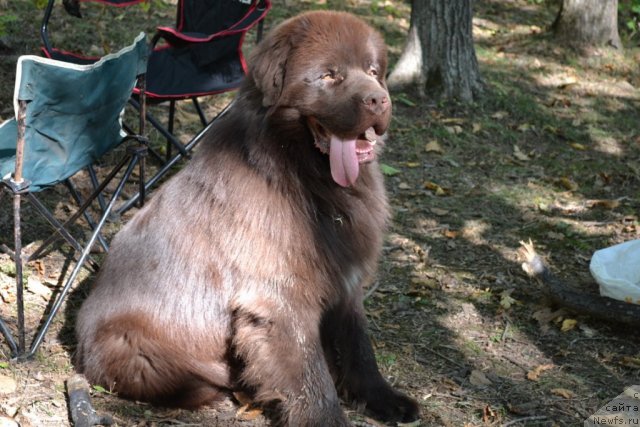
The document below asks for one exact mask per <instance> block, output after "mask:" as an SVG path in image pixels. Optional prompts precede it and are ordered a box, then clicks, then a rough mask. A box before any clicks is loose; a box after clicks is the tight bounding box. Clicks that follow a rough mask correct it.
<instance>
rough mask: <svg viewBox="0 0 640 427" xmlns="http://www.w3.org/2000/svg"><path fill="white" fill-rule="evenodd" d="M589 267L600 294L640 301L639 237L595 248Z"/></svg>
mask: <svg viewBox="0 0 640 427" xmlns="http://www.w3.org/2000/svg"><path fill="white" fill-rule="evenodd" d="M589 270H591V275H592V276H593V277H594V278H595V279H596V282H598V284H599V285H600V295H602V296H605V297H609V298H614V299H617V300H621V301H626V302H630V303H634V304H640V240H630V241H628V242H624V243H620V244H618V245H614V246H610V247H608V248H604V249H600V250H597V251H595V252H594V253H593V256H592V257H591V264H590V265H589Z"/></svg>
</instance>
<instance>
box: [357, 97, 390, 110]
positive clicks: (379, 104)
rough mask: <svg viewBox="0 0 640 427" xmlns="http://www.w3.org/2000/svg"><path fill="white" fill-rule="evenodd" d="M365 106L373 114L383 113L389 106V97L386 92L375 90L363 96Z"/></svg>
mask: <svg viewBox="0 0 640 427" xmlns="http://www.w3.org/2000/svg"><path fill="white" fill-rule="evenodd" d="M362 102H363V103H364V105H365V108H366V109H367V110H368V111H370V112H372V113H373V114H382V113H384V112H385V111H387V109H388V108H389V97H388V95H387V94H386V93H385V92H374V93H370V94H369V95H367V96H365V97H364V98H362Z"/></svg>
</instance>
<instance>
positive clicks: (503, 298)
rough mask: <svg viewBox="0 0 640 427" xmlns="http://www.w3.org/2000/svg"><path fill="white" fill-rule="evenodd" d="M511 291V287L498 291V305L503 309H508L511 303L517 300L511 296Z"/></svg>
mask: <svg viewBox="0 0 640 427" xmlns="http://www.w3.org/2000/svg"><path fill="white" fill-rule="evenodd" d="M513 291H514V290H513V289H506V290H504V291H502V292H501V293H500V306H501V307H502V308H504V309H505V310H509V309H510V308H511V306H512V305H513V304H515V303H516V302H518V301H516V299H515V298H513V297H512V296H511V293H512V292H513Z"/></svg>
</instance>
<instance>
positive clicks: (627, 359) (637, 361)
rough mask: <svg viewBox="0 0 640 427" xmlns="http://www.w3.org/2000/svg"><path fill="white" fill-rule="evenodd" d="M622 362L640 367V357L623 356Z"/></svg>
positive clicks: (625, 364)
mask: <svg viewBox="0 0 640 427" xmlns="http://www.w3.org/2000/svg"><path fill="white" fill-rule="evenodd" d="M620 364H621V365H623V366H626V367H627V368H633V369H640V357H631V356H622V359H620Z"/></svg>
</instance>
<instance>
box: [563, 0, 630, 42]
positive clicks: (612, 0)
mask: <svg viewBox="0 0 640 427" xmlns="http://www.w3.org/2000/svg"><path fill="white" fill-rule="evenodd" d="M551 28H552V29H553V32H554V33H555V35H556V38H558V39H559V40H560V41H561V42H562V43H564V44H565V45H567V46H570V47H574V48H589V47H596V46H613V47H615V48H616V49H621V48H622V43H621V42H620V35H619V34H618V0H562V4H561V6H560V11H559V12H558V15H557V17H556V20H555V22H554V23H553V25H552V27H551Z"/></svg>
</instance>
